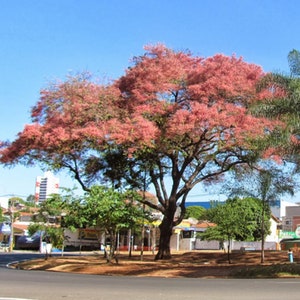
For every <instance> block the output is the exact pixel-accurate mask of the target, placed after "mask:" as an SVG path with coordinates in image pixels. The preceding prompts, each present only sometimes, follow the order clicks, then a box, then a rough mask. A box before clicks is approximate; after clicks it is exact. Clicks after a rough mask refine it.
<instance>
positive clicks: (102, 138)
mask: <svg viewBox="0 0 300 300" xmlns="http://www.w3.org/2000/svg"><path fill="white" fill-rule="evenodd" d="M145 50H146V52H145V54H144V55H142V56H140V57H135V58H134V59H133V63H132V66H130V68H128V69H127V71H126V73H125V74H124V76H121V77H120V78H119V79H117V80H115V81H114V82H112V83H109V84H107V85H99V84H96V83H94V82H92V81H91V78H90V77H88V76H86V75H83V76H76V77H73V78H68V79H67V80H66V81H65V82H58V83H55V84H54V85H51V86H50V87H49V88H46V89H44V90H42V91H41V97H40V100H39V101H38V103H37V104H36V105H35V106H34V107H33V109H32V113H31V116H32V122H33V123H32V124H30V125H26V126H25V128H24V130H23V131H22V132H21V133H20V134H19V135H18V137H17V139H16V140H15V141H13V142H12V143H2V149H1V152H0V160H1V162H2V163H4V164H16V163H23V164H29V165H30V164H33V163H36V162H38V163H41V164H43V165H46V166H50V167H51V168H52V169H54V170H60V169H67V170H69V171H70V172H71V173H72V175H73V176H74V178H75V179H76V180H77V181H78V182H79V183H80V184H81V186H82V188H83V189H84V190H85V191H91V186H92V185H94V184H99V183H101V184H103V183H106V184H107V182H110V183H111V186H113V187H116V188H121V187H124V186H126V185H127V187H128V186H129V187H131V188H134V189H143V188H142V187H145V186H146V185H145V183H147V186H148V184H149V183H151V184H152V186H153V187H154V189H155V192H156V197H157V199H158V203H154V202H153V201H148V200H147V199H142V202H143V203H144V204H147V205H148V206H150V207H151V208H154V209H157V210H159V211H160V212H161V213H162V214H163V216H164V218H163V221H162V224H161V225H160V230H161V234H160V248H159V252H158V254H157V256H156V258H157V259H163V258H169V257H170V256H171V253H170V245H169V242H170V237H171V234H172V228H173V227H174V226H175V225H177V224H179V223H180V222H181V220H182V219H183V217H184V215H185V201H186V198H187V196H188V194H189V192H190V191H191V190H192V189H193V188H194V187H195V185H197V184H199V183H207V184H209V183H212V182H216V181H220V180H222V177H223V174H225V173H226V172H228V171H229V170H231V169H232V168H234V167H236V166H238V165H245V164H251V163H253V162H254V161H256V160H257V158H258V157H260V155H261V154H262V153H263V152H265V151H266V149H267V147H268V145H267V144H266V143H262V142H261V141H262V140H264V138H265V137H266V136H267V137H269V136H270V135H271V133H272V131H273V130H274V129H275V128H276V127H277V126H279V125H280V124H281V123H279V122H277V120H268V119H266V118H264V117H260V116H253V115H251V114H250V113H249V111H248V109H249V106H250V105H251V104H252V103H254V102H255V101H256V100H257V99H263V96H264V97H266V93H264V94H263V95H262V94H261V93H260V92H258V91H257V89H256V85H257V82H258V81H259V80H260V79H261V78H262V77H263V76H264V75H265V74H264V72H263V71H262V69H261V68H260V67H259V66H257V65H254V64H249V63H246V62H244V61H243V60H242V59H241V58H237V57H235V56H231V57H227V56H224V55H221V54H217V55H214V56H212V57H208V58H203V57H197V56H192V55H191V53H189V52H181V51H179V52H176V51H173V50H171V49H168V48H167V47H165V46H164V45H154V46H147V47H145ZM267 95H270V93H267ZM143 176H144V177H145V180H143V178H144V177H143ZM166 178H168V180H170V181H171V184H170V185H171V186H170V188H167V184H168V183H167V182H168V181H167V180H166ZM178 205H180V206H181V207H180V208H181V214H180V216H179V217H178V218H174V217H175V213H176V210H177V207H178Z"/></svg>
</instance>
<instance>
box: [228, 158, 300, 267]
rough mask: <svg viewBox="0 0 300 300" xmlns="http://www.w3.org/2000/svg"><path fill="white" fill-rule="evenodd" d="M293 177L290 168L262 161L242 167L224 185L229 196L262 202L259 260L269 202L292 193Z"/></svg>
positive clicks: (264, 235) (262, 247)
mask: <svg viewBox="0 0 300 300" xmlns="http://www.w3.org/2000/svg"><path fill="white" fill-rule="evenodd" d="M296 186H297V184H296V182H295V177H294V176H292V172H291V170H289V169H288V168H286V169H285V170H284V169H283V168H282V167H280V166H278V165H276V164H274V163H272V162H270V161H269V162H267V161H265V162H262V163H261V164H260V165H259V166H258V165H257V166H256V168H248V169H244V170H243V172H241V173H235V179H234V181H233V183H232V186H231V187H228V186H227V187H226V188H225V190H227V192H228V194H229V196H231V197H232V196H241V197H254V198H257V199H259V200H260V201H261V202H262V210H261V224H260V232H261V262H262V263H263V262H264V259H265V255H264V243H265V237H266V235H267V230H266V228H267V227H266V218H265V216H266V215H267V216H269V213H270V204H272V203H274V202H275V201H276V200H278V198H279V197H280V196H283V195H293V194H294V190H295V189H296Z"/></svg>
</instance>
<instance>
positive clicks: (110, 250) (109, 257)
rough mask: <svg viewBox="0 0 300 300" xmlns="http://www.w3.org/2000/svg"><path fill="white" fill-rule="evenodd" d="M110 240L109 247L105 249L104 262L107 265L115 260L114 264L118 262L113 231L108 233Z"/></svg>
mask: <svg viewBox="0 0 300 300" xmlns="http://www.w3.org/2000/svg"><path fill="white" fill-rule="evenodd" d="M109 238H110V247H107V252H108V253H106V255H107V256H106V260H107V262H108V263H112V260H113V259H115V261H116V263H118V262H119V260H118V257H117V255H116V233H115V232H114V231H112V232H110V233H109Z"/></svg>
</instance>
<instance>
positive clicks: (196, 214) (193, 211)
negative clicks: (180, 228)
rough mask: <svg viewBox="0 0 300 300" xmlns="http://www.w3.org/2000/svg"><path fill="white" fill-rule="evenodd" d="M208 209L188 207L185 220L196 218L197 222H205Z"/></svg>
mask: <svg viewBox="0 0 300 300" xmlns="http://www.w3.org/2000/svg"><path fill="white" fill-rule="evenodd" d="M205 211H206V209H205V208H204V207H202V206H193V205H192V206H188V207H187V208H186V212H185V216H184V218H186V219H188V218H194V219H196V220H203V217H204V215H205Z"/></svg>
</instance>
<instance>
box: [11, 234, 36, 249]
mask: <svg viewBox="0 0 300 300" xmlns="http://www.w3.org/2000/svg"><path fill="white" fill-rule="evenodd" d="M40 244H41V232H40V231H38V232H36V233H34V234H33V235H32V236H20V237H19V238H18V239H17V240H16V249H20V250H39V249H40Z"/></svg>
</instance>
